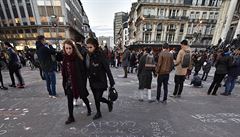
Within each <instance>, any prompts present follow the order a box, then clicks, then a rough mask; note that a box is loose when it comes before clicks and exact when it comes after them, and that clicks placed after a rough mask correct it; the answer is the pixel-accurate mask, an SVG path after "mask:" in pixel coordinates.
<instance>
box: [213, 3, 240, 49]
mask: <svg viewBox="0 0 240 137" xmlns="http://www.w3.org/2000/svg"><path fill="white" fill-rule="evenodd" d="M219 15H220V16H219V18H218V22H217V25H216V26H218V27H216V30H215V32H214V37H213V40H212V44H213V45H217V44H218V42H219V39H222V42H223V41H225V42H226V44H227V43H230V42H231V41H232V39H234V38H236V37H237V35H238V34H240V1H239V0H223V3H222V5H221V8H220V13H219Z"/></svg>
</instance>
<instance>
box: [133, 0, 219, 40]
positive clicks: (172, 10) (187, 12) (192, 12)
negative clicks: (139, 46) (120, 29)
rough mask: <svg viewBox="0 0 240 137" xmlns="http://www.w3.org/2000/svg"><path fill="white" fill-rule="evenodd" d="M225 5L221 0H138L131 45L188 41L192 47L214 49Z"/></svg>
mask: <svg viewBox="0 0 240 137" xmlns="http://www.w3.org/2000/svg"><path fill="white" fill-rule="evenodd" d="M221 3H222V1H221V0H138V2H137V5H133V7H135V8H133V7H132V9H131V12H130V15H129V16H130V17H131V18H130V19H129V24H130V25H129V26H130V27H129V29H130V30H129V37H130V41H135V43H150V44H162V43H164V42H168V43H170V44H179V43H180V41H181V40H183V39H188V40H189V41H190V44H192V45H193V44H195V45H210V44H211V40H212V38H213V34H214V30H215V27H216V23H217V19H218V16H219V9H220V6H221ZM134 30H135V31H134ZM134 36H135V37H134Z"/></svg>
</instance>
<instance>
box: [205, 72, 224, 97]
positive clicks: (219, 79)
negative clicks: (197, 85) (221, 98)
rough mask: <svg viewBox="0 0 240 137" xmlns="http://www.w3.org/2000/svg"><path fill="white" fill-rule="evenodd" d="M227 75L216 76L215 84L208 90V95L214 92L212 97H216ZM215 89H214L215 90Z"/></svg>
mask: <svg viewBox="0 0 240 137" xmlns="http://www.w3.org/2000/svg"><path fill="white" fill-rule="evenodd" d="M225 75H226V74H215V75H214V78H213V82H212V84H211V86H210V87H209V89H208V94H211V92H212V90H213V92H212V95H216V93H217V90H218V88H219V87H220V85H221V82H222V80H223V79H224V77H225ZM213 88H214V89H213Z"/></svg>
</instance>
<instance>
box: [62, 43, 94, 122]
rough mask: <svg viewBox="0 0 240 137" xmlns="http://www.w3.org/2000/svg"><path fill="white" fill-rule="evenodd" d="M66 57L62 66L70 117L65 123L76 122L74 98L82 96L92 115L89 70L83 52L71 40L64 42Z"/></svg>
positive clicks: (89, 113)
mask: <svg viewBox="0 0 240 137" xmlns="http://www.w3.org/2000/svg"><path fill="white" fill-rule="evenodd" d="M63 50H64V59H63V67H62V76H63V82H62V84H63V88H64V92H65V95H66V96H67V99H68V111H69V117H68V119H67V121H66V122H65V124H70V123H72V122H75V119H74V116H73V99H77V98H81V99H82V100H83V102H84V103H85V104H86V106H87V110H88V111H87V116H90V115H91V108H90V105H89V100H88V98H87V96H88V95H89V93H88V90H87V88H86V81H87V70H86V65H85V62H84V58H83V56H82V54H81V53H80V52H79V51H78V50H77V47H76V46H75V45H74V44H73V42H72V41H71V40H65V41H64V42H63Z"/></svg>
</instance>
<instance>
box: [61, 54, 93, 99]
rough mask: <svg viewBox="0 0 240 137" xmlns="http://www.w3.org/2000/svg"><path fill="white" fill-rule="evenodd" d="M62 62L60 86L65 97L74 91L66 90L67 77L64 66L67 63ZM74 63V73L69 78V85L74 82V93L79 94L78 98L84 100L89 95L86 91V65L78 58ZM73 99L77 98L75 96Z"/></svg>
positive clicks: (65, 66)
mask: <svg viewBox="0 0 240 137" xmlns="http://www.w3.org/2000/svg"><path fill="white" fill-rule="evenodd" d="M65 61H66V60H64V65H63V66H62V76H63V81H62V85H63V88H64V92H65V95H70V94H72V93H70V92H74V91H70V90H68V89H67V86H68V85H67V80H68V79H69V76H68V72H67V71H68V70H67V65H65V64H66V63H67V61H66V62H65ZM72 62H73V63H74V66H75V68H74V70H75V72H74V73H73V75H74V78H73V76H72V77H71V78H72V79H71V83H73V82H75V83H76V90H77V91H75V92H79V93H78V95H79V97H80V98H85V97H87V96H88V95H89V93H88V90H87V88H86V87H87V68H86V65H85V64H84V62H83V61H82V60H80V58H78V57H77V59H75V60H73V61H72ZM75 98H78V96H75Z"/></svg>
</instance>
